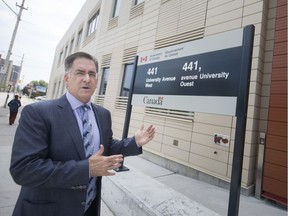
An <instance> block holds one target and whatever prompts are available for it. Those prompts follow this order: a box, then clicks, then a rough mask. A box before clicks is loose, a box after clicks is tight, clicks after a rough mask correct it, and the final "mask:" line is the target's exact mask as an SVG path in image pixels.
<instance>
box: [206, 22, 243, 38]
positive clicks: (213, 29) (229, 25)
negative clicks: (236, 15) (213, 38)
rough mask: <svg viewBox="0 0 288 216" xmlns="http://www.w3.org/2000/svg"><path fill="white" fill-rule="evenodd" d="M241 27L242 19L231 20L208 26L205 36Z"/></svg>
mask: <svg viewBox="0 0 288 216" xmlns="http://www.w3.org/2000/svg"><path fill="white" fill-rule="evenodd" d="M241 27H242V19H236V20H231V21H227V22H225V23H221V24H217V25H214V26H209V27H206V28H205V33H204V35H205V36H208V35H213V34H217V33H221V32H225V31H230V30H233V29H238V28H241Z"/></svg>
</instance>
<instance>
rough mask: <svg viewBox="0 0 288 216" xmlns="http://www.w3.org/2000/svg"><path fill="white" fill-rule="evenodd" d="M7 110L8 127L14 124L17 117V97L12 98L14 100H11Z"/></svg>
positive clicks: (18, 102)
mask: <svg viewBox="0 0 288 216" xmlns="http://www.w3.org/2000/svg"><path fill="white" fill-rule="evenodd" d="M8 106H9V110H10V115H9V125H12V124H14V122H15V119H16V117H17V113H18V109H19V107H21V102H20V100H19V99H18V95H15V96H14V99H12V100H11V101H10V102H9V103H8Z"/></svg>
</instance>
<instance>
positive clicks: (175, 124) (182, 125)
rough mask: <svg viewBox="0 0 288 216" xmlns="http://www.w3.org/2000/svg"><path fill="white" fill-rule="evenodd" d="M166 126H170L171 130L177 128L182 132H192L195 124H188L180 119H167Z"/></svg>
mask: <svg viewBox="0 0 288 216" xmlns="http://www.w3.org/2000/svg"><path fill="white" fill-rule="evenodd" d="M165 125H168V126H169V127H171V128H177V129H180V130H185V131H190V132H191V131H192V128H193V122H192V121H191V122H186V121H181V120H178V119H172V118H171V119H170V118H165Z"/></svg>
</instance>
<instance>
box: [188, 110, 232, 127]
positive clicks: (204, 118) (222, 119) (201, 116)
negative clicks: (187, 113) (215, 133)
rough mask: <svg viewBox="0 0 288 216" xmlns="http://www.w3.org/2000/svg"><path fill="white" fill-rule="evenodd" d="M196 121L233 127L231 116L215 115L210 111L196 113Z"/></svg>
mask: <svg viewBox="0 0 288 216" xmlns="http://www.w3.org/2000/svg"><path fill="white" fill-rule="evenodd" d="M194 122H201V123H203V124H204V123H206V124H211V125H220V126H223V127H231V122H232V118H231V116H224V115H214V114H208V113H198V112H197V113H195V117H194Z"/></svg>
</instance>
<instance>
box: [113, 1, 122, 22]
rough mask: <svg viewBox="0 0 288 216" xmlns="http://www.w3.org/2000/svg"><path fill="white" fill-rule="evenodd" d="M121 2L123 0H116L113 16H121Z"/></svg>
mask: <svg viewBox="0 0 288 216" xmlns="http://www.w3.org/2000/svg"><path fill="white" fill-rule="evenodd" d="M121 3H122V0H114V6H113V11H112V18H114V17H118V16H119V13H120V7H121Z"/></svg>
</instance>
